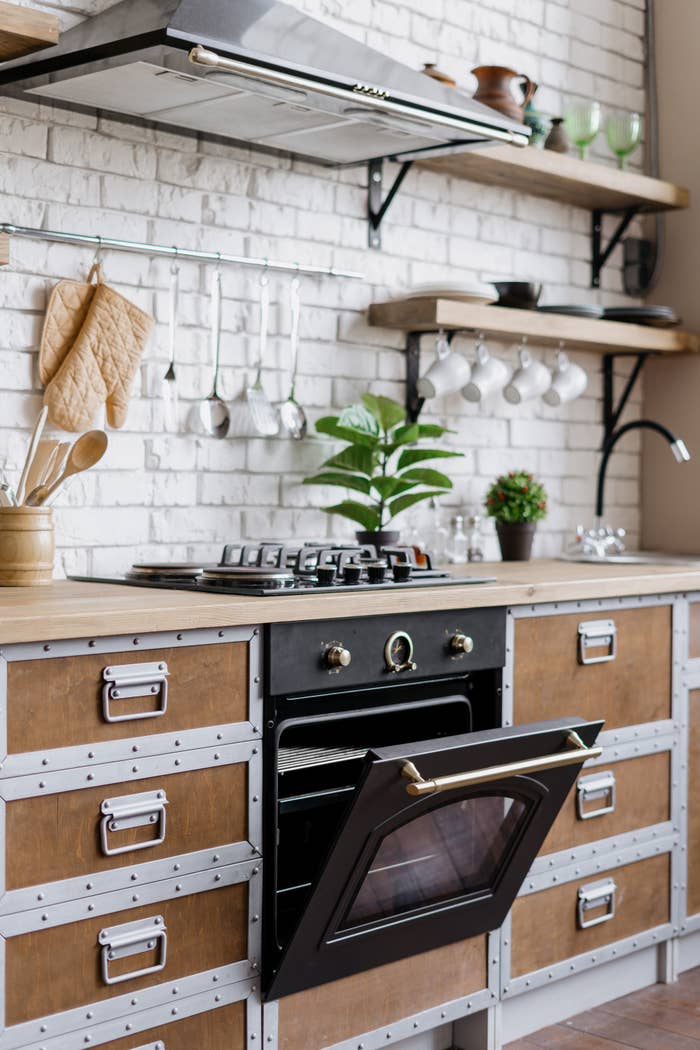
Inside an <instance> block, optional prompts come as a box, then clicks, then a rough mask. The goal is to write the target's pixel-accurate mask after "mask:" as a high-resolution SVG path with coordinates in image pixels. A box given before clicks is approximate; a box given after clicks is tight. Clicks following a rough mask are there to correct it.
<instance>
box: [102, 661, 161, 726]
mask: <svg viewBox="0 0 700 1050" xmlns="http://www.w3.org/2000/svg"><path fill="white" fill-rule="evenodd" d="M168 674H169V671H168V665H167V664H166V663H165V662H164V661H163V662H162V663H157V664H121V665H120V666H119V667H105V669H104V671H103V672H102V678H103V680H104V685H103V687H102V715H103V717H104V720H105V722H135V721H137V719H139V718H159V717H160V716H161V715H164V714H165V712H166V711H167V709H168ZM135 696H158V697H159V699H160V705H159V706H158V707H157V708H156V709H155V710H154V711H136V712H131V713H130V714H125V715H115V714H113V713H112V709H111V707H110V703H111V701H112V700H129V699H131V698H132V697H135Z"/></svg>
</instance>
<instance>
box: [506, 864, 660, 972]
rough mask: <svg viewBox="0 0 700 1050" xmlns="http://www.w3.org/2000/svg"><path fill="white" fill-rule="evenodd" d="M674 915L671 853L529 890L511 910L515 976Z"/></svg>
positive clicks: (638, 931) (547, 966)
mask: <svg viewBox="0 0 700 1050" xmlns="http://www.w3.org/2000/svg"><path fill="white" fill-rule="evenodd" d="M670 918H671V854H670V853H660V854H658V855H653V856H650V857H647V858H646V859H645V860H638V861H635V862H633V863H631V864H625V865H620V866H619V867H614V868H611V869H609V870H602V871H596V872H595V873H594V874H591V875H588V876H587V877H585V878H578V879H576V880H575V881H570V882H565V883H563V884H561V885H554V886H549V887H548V888H547V889H544V890H539V891H538V892H535V893H527V894H525V895H524V896H521V897H518V898H517V900H516V901H515V904H514V905H513V909H512V911H511V927H510V976H511V979H513V980H517V979H518V978H521V977H524V976H526V975H527V974H531V973H535V972H537V971H540V970H546V969H551V968H554V967H556V966H557V964H559V963H562V962H564V961H566V960H568V959H571V958H573V957H574V956H579V955H582V954H583V953H585V952H590V951H592V950H595V949H600V948H601V947H603V946H605V945H608V944H612V943H614V942H616V941H623V940H625V939H626V938H629V937H634V936H635V935H641V934H643V933H644V932H645V931H647V930H652V929H654V928H656V927H660V926H663V925H665V924H667V923H668V922H670ZM543 931H546V935H545V933H544V932H543Z"/></svg>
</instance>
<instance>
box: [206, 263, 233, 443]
mask: <svg viewBox="0 0 700 1050" xmlns="http://www.w3.org/2000/svg"><path fill="white" fill-rule="evenodd" d="M211 342H212V351H213V357H214V384H213V386H212V391H211V394H210V395H209V397H207V398H205V399H204V401H201V402H200V404H199V418H200V420H201V423H202V426H203V427H204V430H205V431H206V433H207V434H209V435H210V436H211V437H213V438H219V439H221V438H225V437H226V435H227V434H228V431H229V427H230V425H231V415H230V413H229V410H228V408H227V407H226V403H225V402H224V401H223V400H222V398H220V397H219V362H220V357H221V270H216V271H215V273H214V279H213V282H212V289H211Z"/></svg>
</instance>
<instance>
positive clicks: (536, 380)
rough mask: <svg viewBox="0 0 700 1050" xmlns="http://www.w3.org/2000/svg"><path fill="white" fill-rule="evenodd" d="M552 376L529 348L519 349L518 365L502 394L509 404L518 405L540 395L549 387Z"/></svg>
mask: <svg viewBox="0 0 700 1050" xmlns="http://www.w3.org/2000/svg"><path fill="white" fill-rule="evenodd" d="M551 381H552V376H551V373H550V371H549V369H548V368H547V366H546V365H543V364H542V362H541V361H536V360H535V359H534V358H533V357H532V355H531V354H530V351H529V350H524V349H523V350H521V351H520V367H519V368H516V370H515V372H513V375H512V376H511V378H510V382H509V383H508V386H507V387H506V388H505V390H504V391H503V396H504V398H505V399H506V401H509V402H510V404H511V405H519V404H520V403H521V402H522V401H529V400H530V399H531V398H533V397H540V396H541V395H542V394H544V392H545V390H548V389H549V386H550V384H551Z"/></svg>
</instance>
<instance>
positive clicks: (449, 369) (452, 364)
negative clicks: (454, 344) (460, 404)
mask: <svg viewBox="0 0 700 1050" xmlns="http://www.w3.org/2000/svg"><path fill="white" fill-rule="evenodd" d="M435 349H436V350H437V358H436V359H435V361H433V363H432V365H431V366H430V368H429V369H428V371H427V372H426V373H425V375H423V376H421V378H420V379H419V380H418V383H417V387H416V389H417V391H418V395H419V396H420V397H426V398H431V397H441V396H442V395H443V394H454V393H455V392H456V391H457V390H460V389H461V388H462V387H463V386H464V384H465V383H467V382H468V381H469V377H470V375H471V367H470V365H469V362H468V361H467V359H466V357H462V355H461V354H457V353H455V352H454V350H452V349H451V348H450V344H449V343H448V341H447V339H446V338H445V336H444V334H443V333H442V332H441V333H440V336H439V337H438V340H437V344H436V347H435Z"/></svg>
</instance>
